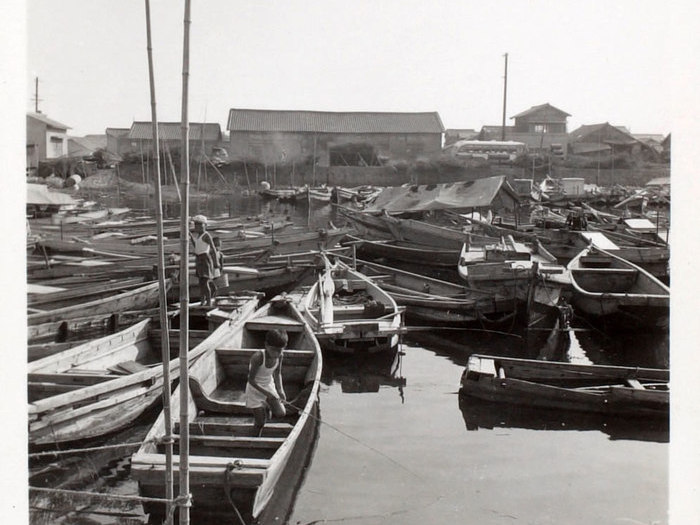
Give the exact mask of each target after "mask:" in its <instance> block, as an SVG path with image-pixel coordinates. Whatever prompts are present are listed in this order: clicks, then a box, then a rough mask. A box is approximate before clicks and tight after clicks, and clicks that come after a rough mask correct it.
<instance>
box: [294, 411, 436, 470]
mask: <svg viewBox="0 0 700 525" xmlns="http://www.w3.org/2000/svg"><path fill="white" fill-rule="evenodd" d="M280 401H282V400H280ZM282 403H284V404H285V405H289V406H290V407H292V408H293V409H295V410H297V411H298V412H299V413H301V412H302V409H300V408H299V407H296V406H294V405H293V404H291V403H289V402H287V401H282ZM308 416H309V417H310V418H312V419H314V420H316V421H318V422H319V423H323V424H324V425H326V426H327V427H330V428H332V429H333V430H335V431H336V432H337V433H338V434H341V435H343V436H345V437H346V438H348V439H351V440H352V441H355V442H356V443H359V444H360V445H362V446H363V447H366V448H368V449H369V450H371V451H372V452H374V453H376V454H379V455H380V456H382V457H383V458H385V459H387V460H389V461H391V462H392V463H393V464H394V465H396V466H398V467H400V468H402V469H403V470H405V471H406V472H408V473H409V474H411V475H413V476H415V477H416V478H418V479H423V478H422V477H421V476H420V475H418V474H416V473H415V472H413V471H412V470H411V469H409V468H408V467H406V466H404V465H402V464H401V463H399V462H398V461H396V460H395V459H394V458H392V457H390V456H388V455H386V454H385V453H384V452H382V451H381V450H378V449H376V448H374V447H372V446H370V445H368V444H367V443H363V442H362V441H361V440H359V439H357V438H356V437H354V436H351V435H350V434H348V433H347V432H344V431H342V430H340V429H339V428H338V427H335V426H333V425H331V424H330V423H327V422H326V421H323V420H322V419H321V418H318V417H316V416H314V415H313V414H311V413H309V414H308Z"/></svg>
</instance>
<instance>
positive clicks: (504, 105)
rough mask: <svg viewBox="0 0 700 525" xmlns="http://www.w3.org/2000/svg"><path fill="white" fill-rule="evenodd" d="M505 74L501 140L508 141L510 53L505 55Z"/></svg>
mask: <svg viewBox="0 0 700 525" xmlns="http://www.w3.org/2000/svg"><path fill="white" fill-rule="evenodd" d="M505 58H506V60H505V72H504V74H503V120H502V121H501V140H506V93H507V92H508V53H506V54H505Z"/></svg>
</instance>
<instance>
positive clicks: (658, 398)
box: [460, 354, 669, 418]
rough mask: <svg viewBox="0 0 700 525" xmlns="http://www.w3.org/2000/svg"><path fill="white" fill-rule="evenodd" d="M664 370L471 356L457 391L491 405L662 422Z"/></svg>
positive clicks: (664, 411) (664, 415)
mask: <svg viewBox="0 0 700 525" xmlns="http://www.w3.org/2000/svg"><path fill="white" fill-rule="evenodd" d="M668 382H669V371H668V370H662V369H653V368H651V369H650V368H637V367H621V366H604V365H582V364H573V363H558V362H553V361H536V360H531V359H513V358H501V357H496V356H486V355H476V354H475V355H472V356H470V357H469V362H468V363H467V367H466V369H465V371H464V373H463V374H462V379H461V383H460V384H461V390H460V392H461V393H463V394H466V395H469V396H472V397H476V398H479V399H484V400H487V401H494V402H506V403H513V404H518V405H526V406H531V407H541V408H555V409H566V410H577V411H585V412H596V413H602V414H615V415H624V416H643V417H648V416H651V417H659V418H668V414H669V385H668Z"/></svg>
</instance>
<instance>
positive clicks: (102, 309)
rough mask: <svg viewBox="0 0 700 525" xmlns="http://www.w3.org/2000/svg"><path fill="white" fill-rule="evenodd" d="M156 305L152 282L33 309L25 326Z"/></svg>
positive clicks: (156, 297) (155, 286) (154, 287)
mask: <svg viewBox="0 0 700 525" xmlns="http://www.w3.org/2000/svg"><path fill="white" fill-rule="evenodd" d="M167 286H168V287H169V286H170V281H168V282H167ZM157 304H158V283H157V282H152V283H148V284H145V285H143V286H140V287H138V288H134V289H130V290H128V291H125V292H122V293H116V294H115V295H110V296H108V297H103V298H100V299H94V300H92V301H86V302H83V303H79V304H73V305H70V306H65V307H63V308H57V309H54V310H46V311H40V310H36V309H34V310H33V312H32V313H30V314H29V315H28V316H27V324H28V325H29V326H32V325H37V324H42V323H49V322H52V321H61V320H66V319H75V318H77V317H86V316H90V315H96V314H103V313H110V314H113V313H116V312H126V311H131V310H142V309H145V308H151V307H154V306H156V305H157Z"/></svg>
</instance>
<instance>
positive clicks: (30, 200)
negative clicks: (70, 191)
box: [27, 184, 76, 206]
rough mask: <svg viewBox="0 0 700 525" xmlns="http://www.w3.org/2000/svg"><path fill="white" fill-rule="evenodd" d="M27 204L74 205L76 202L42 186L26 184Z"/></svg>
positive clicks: (68, 196)
mask: <svg viewBox="0 0 700 525" xmlns="http://www.w3.org/2000/svg"><path fill="white" fill-rule="evenodd" d="M27 204H35V205H37V206H47V205H56V206H60V205H64V204H76V200H75V199H73V197H71V196H70V195H66V194H65V193H60V192H57V191H51V190H49V188H48V187H46V186H44V185H43V184H27Z"/></svg>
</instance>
